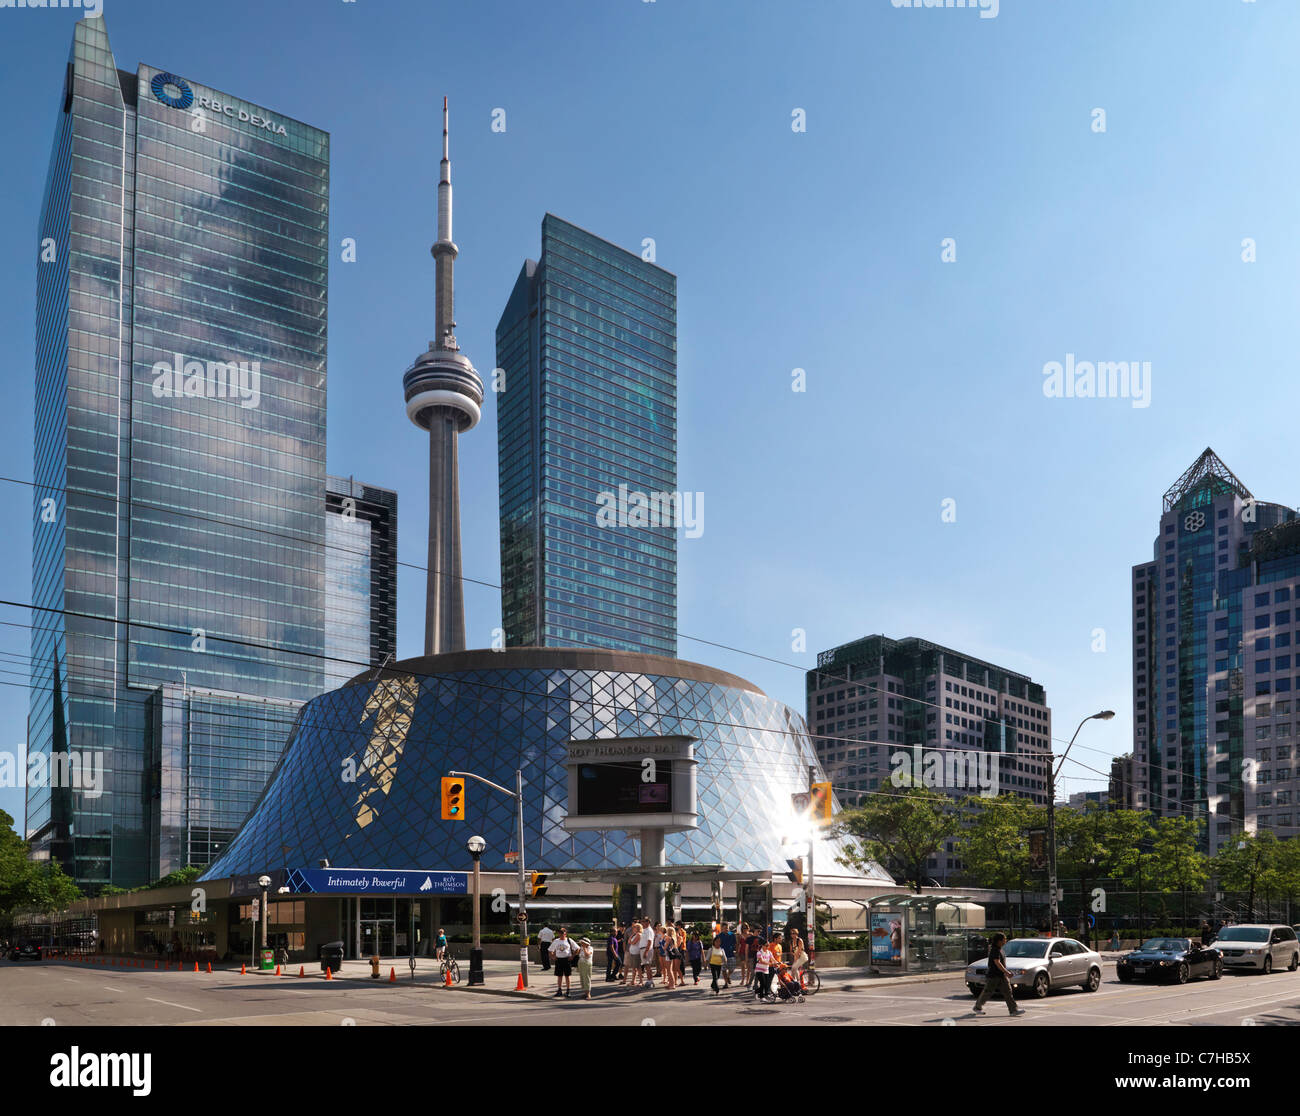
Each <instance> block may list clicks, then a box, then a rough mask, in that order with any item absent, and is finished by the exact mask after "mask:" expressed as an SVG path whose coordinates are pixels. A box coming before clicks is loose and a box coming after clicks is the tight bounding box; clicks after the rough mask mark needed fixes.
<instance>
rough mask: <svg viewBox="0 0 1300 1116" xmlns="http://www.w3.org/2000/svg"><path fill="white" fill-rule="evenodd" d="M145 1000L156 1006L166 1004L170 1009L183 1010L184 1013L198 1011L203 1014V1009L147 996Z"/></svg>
mask: <svg viewBox="0 0 1300 1116" xmlns="http://www.w3.org/2000/svg"><path fill="white" fill-rule="evenodd" d="M145 999H146V1000H150V1001H152V1002H153V1003H155V1004H166V1005H167V1006H168V1007H174V1008H181V1009H182V1010H183V1011H197V1012H199V1013H200V1014H202V1013H203V1009H202V1008H196V1007H190V1006H189V1004H177V1003H173V1002H172V1001H171V1000H156V999H154V998H153V997H152V996H146V997H145Z"/></svg>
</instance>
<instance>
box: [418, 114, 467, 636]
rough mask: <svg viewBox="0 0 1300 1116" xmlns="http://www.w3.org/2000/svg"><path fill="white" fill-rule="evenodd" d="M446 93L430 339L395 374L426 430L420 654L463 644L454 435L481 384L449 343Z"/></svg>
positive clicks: (452, 334)
mask: <svg viewBox="0 0 1300 1116" xmlns="http://www.w3.org/2000/svg"><path fill="white" fill-rule="evenodd" d="M449 132H450V128H449V127H448V112H447V98H446V97H443V99H442V163H441V165H440V166H439V168H438V239H437V240H435V241H434V243H433V248H432V249H431V251H432V252H433V261H434V290H435V295H434V337H433V340H432V341H431V342H429V349H428V351H427V352H425V353H421V354H420V356H419V357H417V358H416V360H415V363H414V364H412V365H411V367H410V368H409V369H408V370H407V372H406V375H405V376H404V377H403V379H402V385H403V389H404V393H405V396H406V414H407V417H408V418H409V419H410V420H411V421H412V422H413V423H415V425H416V426H418V427H420V429H421V430H426V431H428V434H429V566H428V579H427V584H426V597H425V609H424V653H425V654H426V655H443V654H447V653H448V652H452V651H463V650H464V649H465V605H464V597H463V593H462V587H461V557H460V469H459V463H458V460H457V457H458V455H457V447H456V443H457V439H458V437H459V435H461V434H463V433H465V432H466V431H467V430H470V429H471V428H472V427H474V426H475V425H476V424H477V423H478V420H479V412H480V409H481V407H482V405H483V381H482V380H481V379H480V378H479V375H478V373H477V372H475V371H474V366H473V365H472V364H470V362H469V358H468V357H466V356H465V354H464V353H462V352H461V351H460V345H458V344H457V343H456V311H455V283H454V280H453V271H454V268H455V264H456V257H457V255H459V254H460V249H458V248H457V247H456V242H455V241H454V240H452V238H451V156H450V154H449V151H450V148H449V136H448V133H449Z"/></svg>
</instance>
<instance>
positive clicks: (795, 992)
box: [773, 961, 803, 1003]
mask: <svg viewBox="0 0 1300 1116" xmlns="http://www.w3.org/2000/svg"><path fill="white" fill-rule="evenodd" d="M773 988H774V989H775V990H776V996H777V999H779V1000H781V1001H782V1002H784V1003H801V1002H802V1001H803V987H802V986H801V985H800V983H799V978H798V977H797V976H795V975H794V973H792V972H791V971H790V966H789V965H787V964H786V963H785V962H784V961H782V962H781V963H780V964H778V965H777V967H776V979H775V981H774V982H773Z"/></svg>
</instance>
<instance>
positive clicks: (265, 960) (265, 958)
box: [260, 949, 275, 969]
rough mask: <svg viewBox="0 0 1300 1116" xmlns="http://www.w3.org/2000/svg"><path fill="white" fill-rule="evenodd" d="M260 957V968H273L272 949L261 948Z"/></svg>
mask: <svg viewBox="0 0 1300 1116" xmlns="http://www.w3.org/2000/svg"><path fill="white" fill-rule="evenodd" d="M261 958H262V963H261V965H260V968H263V969H274V968H275V951H274V950H270V949H264V950H262V952H261Z"/></svg>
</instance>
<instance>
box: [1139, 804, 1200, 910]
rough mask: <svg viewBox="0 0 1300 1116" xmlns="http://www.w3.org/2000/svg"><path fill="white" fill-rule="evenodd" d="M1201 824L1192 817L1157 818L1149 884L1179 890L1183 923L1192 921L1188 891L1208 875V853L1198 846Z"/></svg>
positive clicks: (1194, 888)
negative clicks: (1189, 912)
mask: <svg viewBox="0 0 1300 1116" xmlns="http://www.w3.org/2000/svg"><path fill="white" fill-rule="evenodd" d="M1199 836H1200V825H1199V824H1198V823H1197V822H1195V821H1193V820H1192V819H1191V818H1184V817H1169V818H1158V819H1157V820H1156V823H1155V844H1154V847H1153V848H1152V858H1151V859H1152V863H1151V885H1152V886H1153V887H1155V888H1156V889H1158V890H1159V891H1161V892H1165V893H1172V892H1175V891H1181V892H1182V896H1183V925H1184V926H1189V925H1191V922H1190V918H1189V915H1188V910H1187V893H1188V892H1189V891H1200V890H1201V889H1202V888H1203V887H1204V886H1205V881H1206V880H1207V879H1209V875H1210V872H1209V857H1207V856H1206V855H1205V854H1204V853H1203V852H1201V851H1200V850H1199V849H1198V848H1197V839H1198V838H1199Z"/></svg>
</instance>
